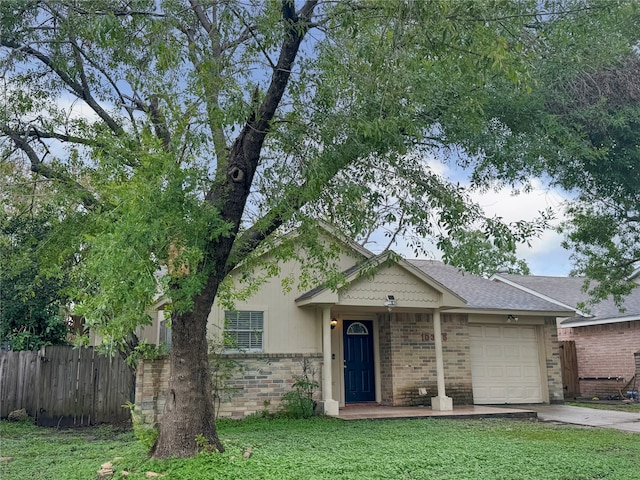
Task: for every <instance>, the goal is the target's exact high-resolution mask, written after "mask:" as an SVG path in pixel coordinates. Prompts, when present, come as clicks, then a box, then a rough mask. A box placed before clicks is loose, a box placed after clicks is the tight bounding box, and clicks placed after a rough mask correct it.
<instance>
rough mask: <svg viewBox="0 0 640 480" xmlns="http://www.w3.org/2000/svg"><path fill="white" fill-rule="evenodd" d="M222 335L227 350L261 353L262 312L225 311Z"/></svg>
mask: <svg viewBox="0 0 640 480" xmlns="http://www.w3.org/2000/svg"><path fill="white" fill-rule="evenodd" d="M224 319H225V322H224V335H225V342H226V344H227V345H228V346H227V349H228V350H238V351H242V352H261V351H262V350H263V346H262V332H263V330H264V312H257V311H248V310H245V311H239V312H234V311H229V310H227V311H225V312H224Z"/></svg>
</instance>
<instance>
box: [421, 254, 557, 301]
mask: <svg viewBox="0 0 640 480" xmlns="http://www.w3.org/2000/svg"><path fill="white" fill-rule="evenodd" d="M408 262H410V263H411V264H413V265H414V266H416V267H417V268H419V269H420V270H422V271H423V272H425V273H426V274H427V275H429V276H430V277H431V278H433V279H434V280H435V281H437V282H439V283H441V284H442V285H443V286H445V287H446V288H448V289H449V290H451V291H453V292H455V293H457V294H458V295H459V296H461V297H462V298H464V299H465V300H466V302H467V304H468V306H469V307H470V308H478V309H496V310H520V311H555V312H557V311H563V310H566V311H567V313H569V310H567V309H566V308H563V307H561V306H559V305H557V304H555V303H553V302H549V301H547V300H544V299H541V298H539V297H537V296H535V295H532V294H530V293H527V292H523V291H522V290H519V289H517V288H515V287H512V286H510V285H507V284H505V283H498V282H493V281H491V280H488V279H486V278H483V277H480V276H477V275H473V274H470V273H464V272H461V271H460V270H459V269H458V268H457V267H453V266H451V265H445V264H444V263H442V262H438V261H435V260H408Z"/></svg>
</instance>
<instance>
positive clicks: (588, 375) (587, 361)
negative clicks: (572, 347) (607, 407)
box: [558, 320, 640, 398]
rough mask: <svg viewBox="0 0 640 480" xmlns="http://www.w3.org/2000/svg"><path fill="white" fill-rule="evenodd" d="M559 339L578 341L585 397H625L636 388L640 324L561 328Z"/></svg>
mask: <svg viewBox="0 0 640 480" xmlns="http://www.w3.org/2000/svg"><path fill="white" fill-rule="evenodd" d="M558 336H559V338H560V340H563V341H569V340H573V341H575V342H576V356H577V360H578V377H579V380H580V395H581V396H583V397H589V398H591V397H598V398H606V397H608V396H615V395H620V392H622V394H623V395H625V394H626V390H629V389H630V387H632V386H633V381H634V375H636V372H637V367H636V363H635V362H636V360H635V358H634V354H635V353H636V352H637V351H638V349H639V348H640V321H638V320H636V321H631V322H620V323H609V324H604V325H588V326H584V327H570V328H560V329H559V333H558ZM618 377H620V379H619V380H616V379H617V378H618ZM636 378H637V377H636ZM636 383H637V384H640V382H636ZM628 387H629V388H628Z"/></svg>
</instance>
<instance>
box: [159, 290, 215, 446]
mask: <svg viewBox="0 0 640 480" xmlns="http://www.w3.org/2000/svg"><path fill="white" fill-rule="evenodd" d="M195 302H196V303H195V305H194V309H193V311H192V312H186V313H179V314H176V313H174V314H173V315H172V320H171V330H172V335H171V338H172V346H171V355H170V359H171V360H170V361H171V375H170V377H169V389H168V395H167V403H166V407H165V411H164V415H163V417H162V420H161V422H160V435H159V436H158V441H157V442H156V445H155V446H154V448H153V450H152V454H153V456H154V457H155V458H170V457H177V458H187V457H191V456H193V455H195V454H196V453H197V452H198V449H199V447H198V445H197V444H196V436H198V435H202V436H203V437H204V438H205V439H207V441H208V442H209V444H210V445H212V446H214V447H215V448H216V449H217V450H218V451H220V452H222V451H224V447H223V446H222V443H221V442H220V440H219V438H218V433H217V430H216V424H215V419H214V406H213V395H212V391H211V388H212V387H211V372H210V369H209V355H208V353H209V346H208V342H207V317H208V315H209V311H210V310H211V304H212V303H211V301H209V299H208V298H207V296H206V295H203V296H199V297H197V298H196V301H195Z"/></svg>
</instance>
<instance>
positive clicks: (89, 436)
mask: <svg viewBox="0 0 640 480" xmlns="http://www.w3.org/2000/svg"><path fill="white" fill-rule="evenodd" d="M96 438H98V437H94V436H93V435H87V436H84V437H82V439H83V440H84V441H85V442H93V441H95V440H96Z"/></svg>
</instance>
